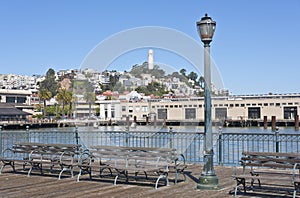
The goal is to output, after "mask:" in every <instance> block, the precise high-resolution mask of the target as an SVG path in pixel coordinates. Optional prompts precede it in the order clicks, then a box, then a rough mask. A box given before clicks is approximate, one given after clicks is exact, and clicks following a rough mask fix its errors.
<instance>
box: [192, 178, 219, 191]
mask: <svg viewBox="0 0 300 198" xmlns="http://www.w3.org/2000/svg"><path fill="white" fill-rule="evenodd" d="M218 183H219V179H218V177H217V176H216V175H201V176H200V178H199V183H198V185H197V186H196V189H200V190H218V189H219V186H218Z"/></svg>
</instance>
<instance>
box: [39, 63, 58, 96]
mask: <svg viewBox="0 0 300 198" xmlns="http://www.w3.org/2000/svg"><path fill="white" fill-rule="evenodd" d="M57 89H58V83H57V82H56V80H55V71H54V70H53V69H52V68H50V69H49V70H48V71H47V73H46V77H45V79H44V80H43V81H42V82H41V83H40V90H47V91H50V92H51V95H52V96H55V95H56V93H57Z"/></svg>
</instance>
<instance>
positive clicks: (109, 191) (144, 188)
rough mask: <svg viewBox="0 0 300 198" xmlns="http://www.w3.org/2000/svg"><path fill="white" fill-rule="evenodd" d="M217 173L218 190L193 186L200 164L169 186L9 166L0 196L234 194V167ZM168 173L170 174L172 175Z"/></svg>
mask: <svg viewBox="0 0 300 198" xmlns="http://www.w3.org/2000/svg"><path fill="white" fill-rule="evenodd" d="M215 170H216V174H217V176H218V178H219V185H220V189H219V190H213V191H205V190H195V187H196V186H197V182H198V178H199V175H200V173H201V171H202V166H201V165H189V166H188V168H187V169H186V172H187V181H186V182H179V183H178V184H177V185H174V183H173V182H171V183H170V186H159V188H158V189H157V190H155V189H154V182H153V181H151V182H148V183H143V185H141V183H140V182H135V181H132V182H130V183H129V184H127V183H119V184H118V185H117V186H114V185H113V179H112V178H109V177H105V178H96V179H93V180H89V179H88V175H86V176H83V177H82V180H81V181H80V182H79V183H78V182H76V176H77V175H76V176H75V177H74V178H70V177H69V176H67V175H66V176H65V177H63V178H62V180H57V175H52V176H51V175H50V174H49V175H48V174H46V175H44V176H41V175H39V174H38V173H33V174H32V176H31V177H27V173H26V172H22V171H20V172H18V173H16V174H14V173H12V172H10V170H9V168H6V169H4V171H3V173H2V174H1V175H0V197H39V198H40V197H41V198H42V197H143V198H146V197H155V198H158V197H159V198H161V197H172V198H176V197H178V198H179V197H180V198H182V197H205V198H211V197H218V198H219V197H222V198H223V197H233V196H232V195H230V194H229V191H230V190H233V188H234V186H235V181H234V180H233V178H232V177H231V175H232V174H233V171H234V168H233V167H225V166H216V167H215ZM171 177H173V176H172V175H171ZM238 197H278V195H275V196H271V195H270V196H266V195H260V194H251V193H250V194H248V195H243V196H238ZM281 197H291V195H290V194H283V195H281Z"/></svg>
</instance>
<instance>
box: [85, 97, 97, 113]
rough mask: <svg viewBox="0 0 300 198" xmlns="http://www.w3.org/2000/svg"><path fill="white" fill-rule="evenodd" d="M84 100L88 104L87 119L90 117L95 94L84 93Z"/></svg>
mask: <svg viewBox="0 0 300 198" xmlns="http://www.w3.org/2000/svg"><path fill="white" fill-rule="evenodd" d="M84 98H85V100H86V102H87V103H88V104H89V117H92V103H94V102H95V99H96V96H95V93H93V92H85V94H84Z"/></svg>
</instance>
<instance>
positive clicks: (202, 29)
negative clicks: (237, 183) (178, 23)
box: [197, 14, 218, 190]
mask: <svg viewBox="0 0 300 198" xmlns="http://www.w3.org/2000/svg"><path fill="white" fill-rule="evenodd" d="M197 29H198V33H199V35H200V38H201V41H202V42H203V43H204V80H205V87H204V111H205V113H204V116H205V117H204V149H203V150H204V166H203V171H202V173H201V176H200V178H199V183H198V185H197V189H211V190H213V189H217V188H218V177H217V175H216V174H215V170H214V164H213V158H214V151H213V134H212V117H211V70H210V42H211V41H212V38H213V35H214V32H215V29H216V22H215V21H213V20H212V19H211V17H209V16H208V15H207V14H205V16H204V17H202V18H201V20H200V21H198V22H197Z"/></svg>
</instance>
